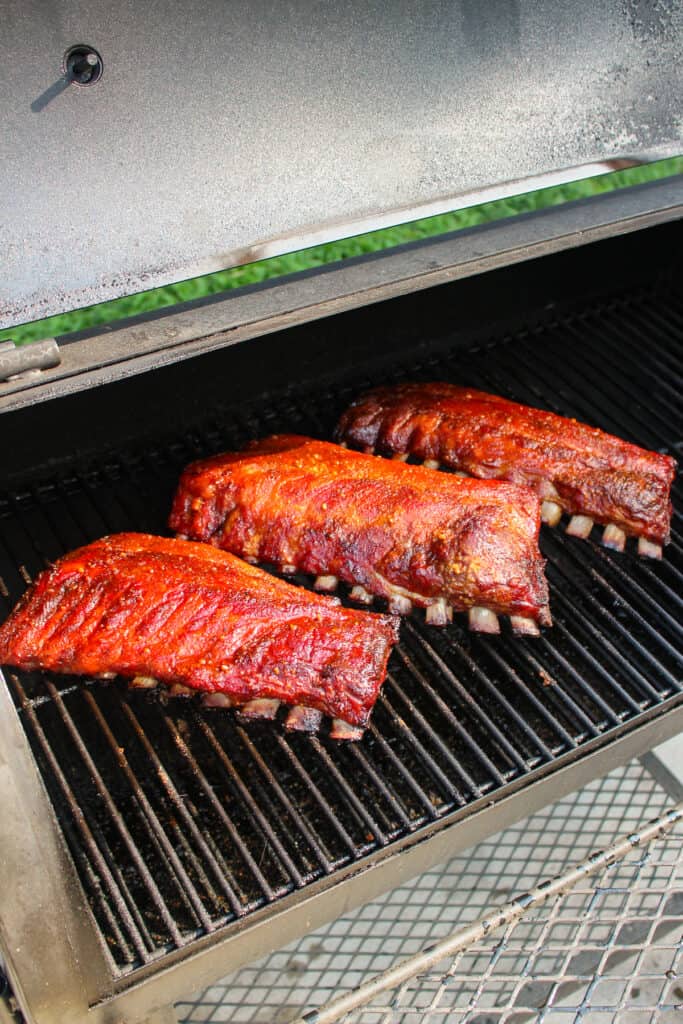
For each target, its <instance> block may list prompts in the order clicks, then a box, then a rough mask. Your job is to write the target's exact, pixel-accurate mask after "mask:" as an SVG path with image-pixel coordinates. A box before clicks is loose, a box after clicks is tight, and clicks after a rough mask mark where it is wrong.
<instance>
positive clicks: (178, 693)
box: [168, 683, 197, 697]
mask: <svg viewBox="0 0 683 1024" xmlns="http://www.w3.org/2000/svg"><path fill="white" fill-rule="evenodd" d="M196 692H197V691H196V690H193V689H192V687H190V686H183V684H182V683H173V684H172V685H171V686H169V688H168V695H169V697H194V695H195V693H196Z"/></svg>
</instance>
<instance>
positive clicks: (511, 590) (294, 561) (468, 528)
mask: <svg viewBox="0 0 683 1024" xmlns="http://www.w3.org/2000/svg"><path fill="white" fill-rule="evenodd" d="M170 526H171V529H173V530H176V531H177V532H178V533H179V534H182V535H184V536H187V537H189V538H190V539H192V540H199V541H206V542H209V543H211V544H215V545H216V546H217V547H219V548H224V549H225V550H226V551H231V552H232V553H233V554H236V555H240V556H242V557H248V558H253V559H256V560H258V561H262V562H270V563H274V564H276V565H278V566H279V567H281V568H288V567H291V569H292V570H293V571H299V572H305V573H310V574H313V575H314V576H317V577H318V578H319V579H320V577H321V576H322V577H323V580H325V579H326V578H327V577H329V576H332V577H334V578H337V579H341V580H344V581H345V582H346V583H349V584H351V585H354V584H356V585H359V586H361V587H363V588H364V591H365V592H366V593H367V594H368V595H378V596H380V597H385V598H388V599H389V601H390V602H393V603H395V602H396V601H397V600H400V599H404V600H405V601H406V603H407V607H406V609H405V610H406V611H409V610H410V606H411V603H412V604H415V605H417V606H418V607H427V608H428V609H429V608H431V609H432V611H431V615H432V616H433V614H434V609H433V606H434V605H438V606H441V605H443V603H444V602H446V603H447V605H448V606H450V607H453V608H455V609H457V610H459V611H462V610H464V609H471V608H474V607H476V606H481V607H483V608H484V609H488V610H489V611H492V612H495V613H506V614H508V615H511V616H520V617H522V618H529V619H531V620H532V623H533V622H534V621H535V620H540V621H541V622H542V623H544V624H546V625H548V624H549V623H550V613H549V610H548V588H547V584H546V581H545V577H544V575H543V560H542V558H541V555H540V552H539V550H538V533H539V528H540V512H539V503H538V500H537V498H536V496H535V494H534V493H533V492H532V491H531V490H530V489H529V488H526V487H520V486H516V485H514V484H502V483H498V482H496V483H485V482H481V481H469V480H460V479H458V478H457V477H453V476H446V475H443V474H441V475H438V476H435V475H434V474H433V473H431V472H429V470H426V469H423V468H422V467H420V466H405V465H402V464H400V463H394V462H389V461H387V460H385V459H377V458H373V457H372V456H369V455H360V454H358V453H356V452H350V451H347V450H346V449H345V448H341V447H340V446H339V445H334V444H328V443H327V442H325V441H315V440H311V439H310V438H306V437H297V436H294V435H280V436H276V437H271V438H267V439H265V440H263V441H257V442H255V443H254V444H251V445H249V446H248V448H247V449H246V450H245V451H242V452H236V453H230V454H226V455H217V456H214V457H213V458H210V459H205V460H202V461H200V462H196V463H194V464H193V465H191V466H188V468H187V469H186V470H185V472H184V473H183V475H182V477H181V480H180V484H179V487H178V491H177V494H176V497H175V501H174V506H173V513H172V515H171V519H170ZM318 585H319V586H320V585H323V586H325V585H328V584H325V583H324V582H323V583H322V584H320V583H319V584H318ZM331 585H332V586H333V585H334V584H331ZM399 607H400V605H399ZM428 619H430V613H429V610H428ZM441 624H442V625H443V624H445V622H442V623H441Z"/></svg>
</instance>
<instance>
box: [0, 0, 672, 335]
mask: <svg viewBox="0 0 683 1024" xmlns="http://www.w3.org/2000/svg"><path fill="white" fill-rule="evenodd" d="M77 44H83V45H87V46H90V47H94V48H95V50H96V51H97V53H98V54H99V55H101V59H102V66H103V74H102V77H101V79H100V80H99V81H98V82H97V83H96V84H95V85H91V86H87V87H85V86H78V85H69V84H68V83H67V81H66V78H65V74H64V67H63V61H64V55H65V53H66V51H67V50H69V48H70V47H72V46H74V45H77ZM0 58H1V59H0V96H2V105H3V118H2V125H1V126H0V143H1V145H0V208H2V210H3V217H2V218H0V252H2V254H3V255H2V264H3V265H2V275H1V280H0V326H11V325H12V324H16V323H21V322H24V321H27V320H34V319H38V318H40V317H43V316H47V315H50V314H53V313H57V312H60V311H64V310H66V309H73V308H76V307H79V306H84V305H87V304H90V303H94V302H100V301H102V300H104V299H110V298H114V297H117V296H120V295H123V294H130V293H133V292H136V291H140V290H144V289H147V288H151V287H153V286H157V285H161V284H164V283H168V282H172V281H178V280H181V279H183V278H186V277H189V276H192V275H194V274H197V273H206V272H209V271H212V270H217V269H219V268H222V267H228V266H231V265H235V264H239V263H245V262H248V261H251V260H254V259H260V258H263V257H265V256H268V255H273V254H275V253H280V252H285V251H290V250H292V249H295V248H299V247H300V246H301V245H303V244H312V241H313V240H316V241H320V240H322V239H329V238H333V237H341V236H343V235H344V234H349V233H351V232H353V231H358V230H363V229H368V228H370V227H371V226H373V225H374V224H375V223H377V220H378V218H381V222H382V223H383V224H386V223H392V222H393V223H398V222H401V221H405V220H408V219H411V218H412V217H414V216H417V215H421V214H422V213H424V212H426V211H427V210H430V209H433V208H434V204H437V206H438V207H439V208H448V207H451V208H456V207H458V205H459V201H460V200H459V197H460V196H462V195H463V194H464V193H471V192H472V191H473V190H477V189H483V188H486V187H490V186H493V185H504V184H505V183H509V182H510V181H512V180H515V179H527V178H528V177H530V176H533V175H538V174H541V173H543V172H548V171H553V170H558V169H562V168H569V167H576V166H577V165H582V164H586V163H591V162H596V161H598V162H599V161H605V160H613V159H619V158H625V159H636V160H644V159H645V160H646V159H652V158H654V157H656V156H664V155H670V154H672V153H675V152H677V151H680V149H681V133H682V127H681V116H680V95H681V92H682V82H681V68H682V67H683V8H682V7H681V5H680V4H679V3H677V2H676V0H661V2H660V3H658V4H656V5H649V4H648V5H645V4H641V3H639V2H637V0H600V2H599V3H595V2H593V0H571V2H567V3H563V4H557V3H554V2H551V0H542V2H539V0H489V2H488V3H486V4H481V3H479V2H478V0H459V2H453V0H451V2H445V0H444V2H435V0H429V2H427V0H422V2H420V3H409V2H408V0H397V2H395V3H392V4H386V3H380V2H379V0H377V2H371V3H360V2H355V0H354V2H351V3H348V4H344V5H333V4H319V3H313V2H312V0H299V2H298V3H296V4H290V5H287V6H283V5H281V4H277V3H273V2H268V0H251V2H247V0H233V2H232V3H229V4H228V3H225V2H224V0H207V2H206V3H204V4H201V5H187V4H184V3H181V2H180V0H150V2H148V3H145V4H133V3H131V2H124V0H119V2H118V3H114V4H112V3H108V2H105V0H89V2H88V3H85V2H84V0H74V2H72V3H69V4H66V3H55V2H54V0H4V2H3V3H2V32H0Z"/></svg>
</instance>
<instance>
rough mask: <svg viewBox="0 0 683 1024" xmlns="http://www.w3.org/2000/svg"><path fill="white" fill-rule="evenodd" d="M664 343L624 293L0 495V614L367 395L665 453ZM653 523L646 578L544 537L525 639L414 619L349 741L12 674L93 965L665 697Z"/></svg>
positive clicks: (674, 604)
mask: <svg viewBox="0 0 683 1024" xmlns="http://www.w3.org/2000/svg"><path fill="white" fill-rule="evenodd" d="M682 326H683V311H682V310H681V308H680V306H679V305H677V304H676V301H675V300H674V299H672V298H671V297H662V296H655V295H651V294H649V293H644V294H642V295H639V296H635V297H634V296H629V297H627V298H623V299H619V300H616V299H615V300H613V301H610V302H608V303H604V304H602V305H601V306H600V307H597V306H596V307H595V308H591V309H583V310H581V311H579V312H577V313H574V314H572V315H568V316H566V317H565V318H564V319H562V320H561V321H557V322H551V323H546V324H545V325H543V326H541V327H538V328H535V329H534V330H533V331H522V332H518V333H517V334H515V335H514V336H510V337H506V338H498V339H493V340H491V341H490V342H488V343H487V344H482V345H481V346H479V347H477V348H474V349H471V350H470V351H465V352H463V350H462V349H452V350H450V349H449V345H448V339H440V341H439V343H438V346H437V347H440V349H441V351H440V352H439V353H435V354H433V355H432V356H430V357H429V359H427V360H423V362H422V363H421V365H420V366H412V367H411V366H409V365H405V366H397V365H396V364H395V363H394V364H389V363H388V362H387V363H386V364H385V365H384V367H380V366H376V367H375V369H374V370H373V375H372V379H371V380H370V379H367V377H363V378H362V379H361V378H360V375H359V378H358V379H357V380H356V381H355V382H353V383H352V384H348V383H347V384H346V385H345V387H344V388H341V389H339V388H337V387H336V386H335V385H334V384H333V383H332V384H330V387H329V390H327V391H321V389H320V388H317V389H315V390H313V389H311V390H308V391H298V392H297V391H295V390H293V389H290V390H289V391H287V392H283V393H282V394H281V395H279V396H273V395H270V396H268V398H267V400H264V401H263V402H262V403H261V404H260V405H259V406H252V407H251V408H249V409H246V410H243V411H242V412H240V413H238V412H234V411H233V412H230V413H220V414H219V413H218V412H217V413H216V416H215V418H214V419H213V420H212V421H211V422H208V421H207V424H206V427H205V429H204V430H202V431H198V432H197V433H196V434H192V435H184V436H183V437H182V439H181V440H176V441H173V442H164V443H163V444H158V445H157V446H155V445H154V443H153V442H149V443H148V444H147V445H146V447H145V448H144V449H143V448H142V447H141V448H140V450H138V451H136V452H128V453H122V454H121V455H120V457H117V458H116V459H115V460H111V461H107V462H103V464H102V465H101V466H99V467H97V468H96V469H92V468H90V469H88V470H87V471H83V472H80V473H78V472H74V473H73V474H72V475H71V476H69V477H68V478H63V479H61V480H59V481H56V482H55V481H53V482H51V483H47V484H44V485H36V486H35V487H34V488H33V489H31V490H30V491H27V492H25V493H22V494H14V495H10V496H8V498H7V500H6V501H5V504H4V506H3V509H2V518H1V519H0V578H1V581H2V582H1V583H0V614H4V613H5V611H7V610H9V608H10V606H11V605H12V604H13V602H14V601H15V600H16V598H17V597H18V596H19V595H20V594H21V592H22V591H23V590H24V589H25V587H26V584H27V582H28V580H30V579H31V578H33V577H34V576H35V575H36V573H37V572H39V571H40V570H41V569H42V568H43V567H44V566H45V565H46V564H47V563H48V562H49V561H50V560H52V559H54V558H56V557H58V556H59V555H61V554H62V553H63V552H64V551H66V550H68V549H70V548H73V547H75V546H77V545H79V544H82V543H84V542H86V541H89V540H92V539H94V538H96V537H99V536H102V535H103V534H105V533H109V532H113V531H117V530H125V529H136V530H148V531H150V532H163V531H164V528H165V520H166V516H167V512H168V508H169V503H170V498H171V495H172V492H173V489H174V486H175V483H176V481H177V476H178V473H179V471H180V469H181V468H182V467H183V465H184V464H185V463H186V462H187V461H188V460H189V459H191V458H193V457H195V456H197V455H198V454H204V453H207V452H210V451H215V450H220V449H225V448H228V447H232V446H238V445H240V444H242V443H244V442H245V441H246V440H248V439H249V438H251V437H255V436H260V435H263V434H266V433H269V432H271V431H274V430H290V431H291V430H293V431H299V432H302V433H313V434H317V435H319V436H329V433H330V431H331V428H332V425H333V423H334V421H335V419H336V417H337V415H338V413H339V412H340V411H341V409H342V408H343V407H344V406H345V405H346V403H347V402H348V399H349V397H351V395H353V394H355V393H357V392H358V390H359V389H360V388H361V387H364V386H366V385H367V384H370V383H377V382H378V381H380V380H396V379H401V378H402V377H416V378H420V377H421V378H434V377H443V378H445V379H452V380H459V381H467V382H468V383H471V384H472V385H478V386H482V387H484V388H488V389H490V390H494V391H497V392H499V393H501V394H504V395H507V396H510V397H513V398H517V399H519V400H522V401H529V402H531V403H532V404H536V405H542V406H545V407H549V408H552V409H555V410H556V411H558V412H561V413H563V414H570V415H575V416H577V417H579V418H583V419H585V420H588V421H590V422H592V423H595V424H597V425H599V426H601V427H604V428H606V429H607V430H610V431H612V432H615V433H617V434H619V435H621V436H622V437H624V438H626V439H628V440H634V441H637V442H639V443H641V444H643V445H646V446H648V447H652V448H664V447H666V448H668V449H670V450H674V449H675V446H676V443H677V442H678V441H679V440H680V439H679V438H678V437H677V436H675V434H674V428H673V427H672V424H674V423H676V422H679V417H678V416H677V414H679V413H680V407H681V397H680V394H679V393H678V391H677V389H676V385H675V383H674V381H675V375H676V374H677V373H680V368H681V367H680V362H681V361H680V355H679V349H677V347H676V346H677V342H678V339H679V338H680V334H681V328H682ZM605 368H608V370H609V372H608V373H606V372H605ZM674 500H675V501H676V500H678V502H679V507H680V493H679V494H678V496H677V497H675V498H674ZM673 526H674V532H673V542H672V544H671V545H670V547H669V548H667V551H666V557H665V560H664V561H663V562H661V563H658V564H655V563H650V562H647V561H645V560H639V559H637V558H636V557H635V555H634V553H633V552H632V551H631V552H629V553H627V554H625V555H623V556H621V555H618V554H615V553H613V552H610V551H607V550H605V549H603V548H601V547H599V546H598V545H597V544H595V543H582V542H580V541H576V540H573V539H570V538H566V537H565V536H564V535H563V533H561V532H559V531H554V532H553V531H544V534H543V537H542V548H543V550H544V553H545V555H546V557H547V558H548V577H549V581H550V587H551V607H552V610H553V615H554V620H555V626H554V628H553V629H552V630H549V631H547V632H546V633H545V635H544V636H543V637H542V638H540V639H538V640H534V639H517V638H515V639H513V638H512V637H511V636H510V635H509V634H508V633H504V634H503V635H502V636H500V637H493V638H491V637H480V636H474V635H471V634H469V633H468V632H467V631H466V629H465V628H464V625H463V623H462V622H461V621H458V622H456V623H454V624H453V626H452V627H449V628H447V629H444V630H436V629H434V628H428V627H426V626H425V624H424V621H423V619H422V617H421V616H420V615H419V614H415V615H413V616H412V617H411V618H410V619H408V620H406V621H405V622H404V624H403V627H402V642H401V645H400V647H399V649H398V650H397V652H396V654H395V655H394V656H393V658H392V661H391V664H390V672H389V678H388V681H387V683H386V686H385V687H384V689H383V693H382V695H381V697H380V699H379V701H378V705H377V707H376V710H375V712H374V714H373V722H372V726H371V728H370V729H369V730H368V731H367V733H366V736H365V738H364V739H363V741H362V742H361V743H359V744H350V745H336V744H334V743H333V742H331V741H329V740H328V739H326V738H320V739H318V738H315V737H306V736H303V735H292V736H289V735H285V734H284V733H283V732H282V730H281V729H280V728H279V727H277V726H275V727H273V726H272V725H270V724H264V723H253V724H250V725H242V724H239V722H237V721H236V720H235V718H234V717H233V716H232V714H230V713H224V712H210V711H203V710H201V709H200V708H199V707H198V706H197V705H196V703H195V702H194V701H176V702H171V703H168V704H164V703H161V702H160V701H159V700H158V699H156V698H154V699H150V698H149V697H147V696H145V695H140V694H135V693H128V692H127V691H126V689H125V687H124V686H123V685H119V684H118V683H112V684H110V685H105V684H103V683H102V682H97V683H91V682H89V681H84V680H79V679H71V678H64V677H56V676H55V677H50V676H47V675H41V674H37V673H36V674H15V673H9V674H8V680H9V684H10V688H11V690H12V693H13V695H14V697H15V700H16V704H17V707H18V708H19V709H20V715H21V719H22V721H23V724H24V727H25V729H26V731H27V734H28V736H29V739H30V742H31V745H32V747H33V750H34V751H35V755H36V758H37V761H38V764H39V766H40V768H41V771H42V773H43V777H44V779H45V783H46V786H47V788H48V790H49V792H50V794H51V796H52V799H53V801H54V803H55V806H56V808H57V813H58V816H59V819H60V822H61V824H62V827H63V829H64V833H65V836H66V839H67V842H68V845H69V847H70V849H71V852H72V855H73V858H74V861H75V864H76V867H77V869H78V871H79V874H80V877H81V880H82V882H83V885H84V888H85V890H86V893H87V894H88V897H89V899H90V904H91V907H92V910H93V913H94V916H95V918H96V921H97V923H98V926H99V928H100V929H101V932H102V935H103V937H104V939H105V942H106V946H107V949H108V953H109V956H110V958H111V964H112V969H113V970H114V971H116V972H119V973H121V974H125V973H129V972H131V971H133V970H134V969H135V968H136V967H138V966H140V965H142V964H146V963H149V962H150V961H154V960H157V959H159V958H160V957H162V956H163V955H164V954H165V953H167V952H170V951H171V950H173V949H175V948H181V947H186V946H187V945H188V944H190V943H192V942H193V940H195V939H196V938H198V937H199V936H202V935H205V934H207V933H211V932H215V931H217V930H219V929H223V928H225V927H226V926H230V924H231V923H232V922H235V921H236V920H237V919H239V918H244V917H246V916H247V915H249V914H250V913H252V912H253V911H254V910H255V909H256V908H259V907H263V906H266V905H268V904H273V903H274V902H275V901H277V900H281V899H282V898H283V897H286V896H287V895H288V894H290V893H294V892H295V891H296V890H300V889H302V888H304V887H305V886H307V885H308V884H310V883H311V882H312V881H313V880H316V879H322V878H327V879H328V881H329V884H332V883H333V882H334V881H335V873H336V872H337V871H338V870H339V869H340V868H341V867H343V866H345V865H349V864H352V863H354V862H357V861H359V860H361V859H362V858H364V857H367V856H368V855H369V854H372V853H373V852H374V851H377V850H379V849H381V848H382V847H385V846H386V845H387V844H389V843H391V842H393V841H395V840H396V839H398V838H400V837H405V836H408V835H410V834H413V835H414V836H415V838H419V837H420V836H421V835H424V830H425V829H426V828H428V827H429V825H430V823H433V822H436V821H438V820H439V819H443V818H445V817H446V816H448V815H454V814H459V815H461V816H462V815H463V814H464V813H465V811H468V810H469V809H471V808H472V807H474V806H475V804H476V802H477V801H482V802H483V801H484V800H485V799H486V798H489V796H490V794H491V793H492V792H494V791H496V792H497V793H499V794H501V795H502V794H503V793H504V792H505V791H506V787H508V786H509V785H510V783H518V782H519V780H522V779H531V778H532V777H534V775H535V774H536V773H538V772H541V771H547V770H548V768H549V766H553V765H554V766H560V765H561V764H566V763H568V762H569V761H570V760H571V759H572V758H574V757H575V756H576V755H577V751H579V749H580V748H581V747H582V746H585V744H586V743H587V742H590V741H592V742H593V745H594V746H599V745H600V743H601V742H604V741H605V740H606V739H607V738H608V737H609V736H610V735H613V734H614V733H615V731H616V730H617V729H619V728H620V727H621V726H623V725H624V723H633V722H635V720H636V719H639V718H642V717H643V715H644V714H647V713H654V712H655V711H657V710H661V709H663V708H665V707H666V706H669V705H673V704H674V703H678V702H680V700H681V672H680V667H681V655H680V646H679V645H680V639H681V633H682V632H683V627H682V626H681V622H680V608H681V603H682V599H681V596H680V593H681V587H680V584H681V575H682V574H683V558H682V555H683V539H682V537H681V532H680V514H679V513H676V514H675V517H674V524H673ZM299 582H301V583H305V582H306V581H304V580H300V581H299Z"/></svg>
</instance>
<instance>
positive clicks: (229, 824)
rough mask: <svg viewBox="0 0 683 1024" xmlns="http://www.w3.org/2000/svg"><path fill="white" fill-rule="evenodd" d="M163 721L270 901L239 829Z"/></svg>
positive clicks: (182, 743)
mask: <svg viewBox="0 0 683 1024" xmlns="http://www.w3.org/2000/svg"><path fill="white" fill-rule="evenodd" d="M164 721H165V724H166V726H167V728H168V731H169V732H170V734H171V736H172V738H173V740H174V742H175V744H176V746H177V747H178V750H179V751H180V753H181V754H182V755H183V757H184V758H185V760H186V761H187V762H188V763H190V764H191V765H192V767H193V770H194V772H195V775H196V778H197V781H198V782H199V785H200V786H201V788H202V790H203V791H204V794H205V796H206V797H207V798H208V800H209V802H210V803H211V806H212V807H213V808H214V810H215V811H216V812H217V814H218V815H219V817H220V819H221V821H222V822H223V825H224V826H225V829H226V830H227V832H228V835H229V836H230V838H231V840H232V842H233V843H234V844H235V847H236V849H237V850H238V851H239V853H240V856H241V857H242V859H243V860H244V861H245V863H246V864H247V865H248V867H249V868H250V870H251V872H252V874H253V876H254V878H255V879H256V881H257V882H258V885H259V887H260V889H261V890H262V892H263V895H264V896H265V898H266V900H267V901H268V902H272V900H273V899H274V898H275V893H274V892H273V890H272V888H271V887H270V885H269V883H268V882H267V881H266V879H265V877H264V875H263V873H262V871H261V869H260V868H259V866H258V864H257V863H256V861H255V860H254V858H253V857H252V855H251V853H250V852H249V848H248V846H247V845H246V843H245V842H244V839H243V838H242V836H241V835H240V832H239V829H237V828H236V827H235V824H234V822H233V821H232V819H231V818H230V816H229V814H228V812H227V811H226V810H225V807H224V806H223V804H222V803H221V801H220V800H219V799H218V797H217V796H216V794H215V792H214V790H213V787H212V786H211V784H210V783H209V782H208V780H207V779H206V777H205V776H204V773H203V772H202V771H201V769H200V767H199V765H198V764H197V762H196V760H195V758H194V757H193V756H192V754H191V753H190V750H189V748H188V746H187V744H186V743H185V740H184V739H183V738H182V736H181V735H180V733H179V732H178V729H177V728H176V725H175V723H174V722H172V721H171V720H170V719H169V718H168V717H165V718H164ZM242 913H244V908H242Z"/></svg>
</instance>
